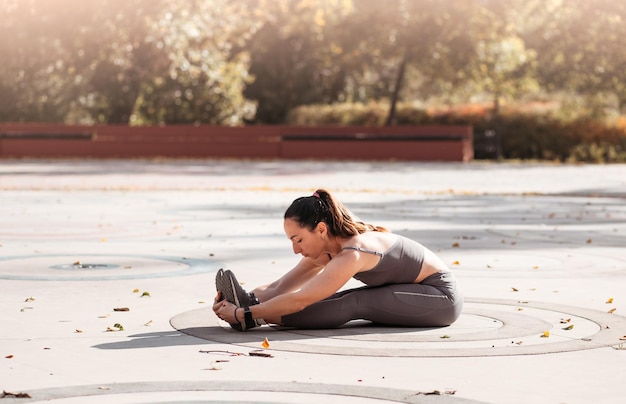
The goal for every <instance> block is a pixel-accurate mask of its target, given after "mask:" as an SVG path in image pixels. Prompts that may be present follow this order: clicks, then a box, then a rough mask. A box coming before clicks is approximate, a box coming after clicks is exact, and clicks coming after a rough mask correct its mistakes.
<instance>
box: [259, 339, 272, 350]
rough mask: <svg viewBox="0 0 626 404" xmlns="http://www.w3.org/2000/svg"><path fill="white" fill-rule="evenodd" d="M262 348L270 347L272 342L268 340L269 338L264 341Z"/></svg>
mask: <svg viewBox="0 0 626 404" xmlns="http://www.w3.org/2000/svg"><path fill="white" fill-rule="evenodd" d="M261 346H263V348H265V349H267V348H269V347H270V342H269V341H268V340H267V338H265V339H264V340H263V343H262V344H261Z"/></svg>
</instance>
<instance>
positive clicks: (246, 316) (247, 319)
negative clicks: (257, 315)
mask: <svg viewBox="0 0 626 404" xmlns="http://www.w3.org/2000/svg"><path fill="white" fill-rule="evenodd" d="M243 321H244V323H246V330H247V329H250V328H254V327H256V323H255V322H254V318H252V312H251V311H250V307H248V306H245V307H244V308H243Z"/></svg>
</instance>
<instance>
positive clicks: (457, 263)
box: [452, 261, 460, 265]
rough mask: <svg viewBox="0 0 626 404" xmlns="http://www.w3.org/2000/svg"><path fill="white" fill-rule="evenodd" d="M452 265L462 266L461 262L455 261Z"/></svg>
mask: <svg viewBox="0 0 626 404" xmlns="http://www.w3.org/2000/svg"><path fill="white" fill-rule="evenodd" d="M452 265H460V263H459V261H454V262H453V263H452Z"/></svg>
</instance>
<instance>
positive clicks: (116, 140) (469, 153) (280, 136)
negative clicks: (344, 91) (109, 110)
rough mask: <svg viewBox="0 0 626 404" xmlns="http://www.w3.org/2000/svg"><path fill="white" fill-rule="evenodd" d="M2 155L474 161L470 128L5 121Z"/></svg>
mask: <svg viewBox="0 0 626 404" xmlns="http://www.w3.org/2000/svg"><path fill="white" fill-rule="evenodd" d="M0 157H11V158H19V157H33V158H49V157H54V158H67V157H72V158H76V157H78V158H81V157H82V158H150V157H172V158H176V157H178V158H185V157H190V158H204V157H211V158H260V159H277V158H278V159H305V158H306V159H351V160H415V161H464V162H466V161H471V160H472V159H473V157H474V149H473V146H472V128H471V127H470V126H388V127H363V126H311V127H305V126H286V125H276V126H245V127H221V126H192V125H173V126H122V125H98V126H81V125H62V124H41V123H26V124H19V123H0Z"/></svg>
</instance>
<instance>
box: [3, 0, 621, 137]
mask: <svg viewBox="0 0 626 404" xmlns="http://www.w3.org/2000/svg"><path fill="white" fill-rule="evenodd" d="M624 19H626V3H624V2H621V1H614V0H568V1H564V0H387V1H384V2H382V1H379V0H186V1H177V0H89V1H85V0H55V1H48V0H0V57H1V58H2V63H1V64H0V120H2V121H55V122H73V123H129V124H136V125H141V124H174V123H207V124H219V125H240V124H243V123H246V122H258V123H282V122H284V121H285V119H286V117H287V115H288V114H289V112H290V111H291V110H293V109H294V108H296V107H299V106H303V105H312V104H326V105H332V104H334V103H341V102H357V103H368V102H371V101H375V102H380V101H387V102H388V105H389V110H388V114H387V119H386V123H387V124H393V123H395V122H396V105H397V104H398V103H399V102H401V101H402V102H426V101H428V100H429V99H434V98H436V99H439V100H444V101H446V102H450V103H452V102H458V101H461V102H471V101H473V100H476V99H484V98H487V99H489V100H491V101H492V102H493V110H494V112H496V114H497V111H498V108H499V104H500V102H501V101H503V100H510V99H515V98H518V97H522V96H524V95H528V94H541V96H542V97H543V98H544V99H545V98H548V99H549V98H550V97H552V96H556V94H562V93H566V94H575V95H579V96H581V97H583V98H586V99H587V101H589V102H590V103H588V105H591V106H595V108H591V110H592V112H593V113H596V114H602V113H604V111H606V108H607V106H611V105H614V107H615V110H617V111H619V112H621V111H622V110H623V108H624V107H625V105H626V69H624V66H625V65H626V53H624V52H623V51H622V44H621V41H622V38H624V37H625V36H626V24H625V21H624ZM611 100H614V102H613V104H611V103H610V101H611Z"/></svg>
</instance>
